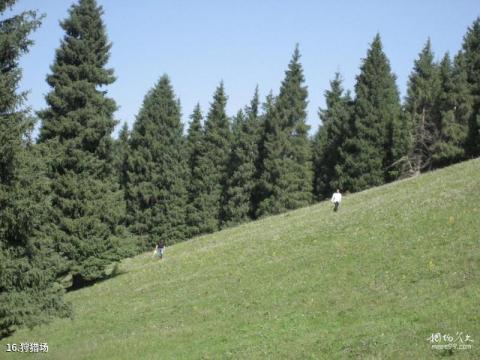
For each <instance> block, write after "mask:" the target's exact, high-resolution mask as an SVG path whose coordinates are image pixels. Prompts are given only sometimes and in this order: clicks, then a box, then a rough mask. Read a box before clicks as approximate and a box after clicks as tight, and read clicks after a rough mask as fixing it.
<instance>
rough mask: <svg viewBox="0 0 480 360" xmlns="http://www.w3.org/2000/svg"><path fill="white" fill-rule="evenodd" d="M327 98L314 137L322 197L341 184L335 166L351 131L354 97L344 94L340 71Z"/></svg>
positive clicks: (316, 186) (316, 180) (316, 189)
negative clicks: (325, 106) (352, 98)
mask: <svg viewBox="0 0 480 360" xmlns="http://www.w3.org/2000/svg"><path fill="white" fill-rule="evenodd" d="M325 99H326V105H327V108H326V109H324V110H322V109H320V110H319V117H320V119H321V121H322V125H321V126H320V127H319V129H318V132H317V133H316V135H315V137H314V139H313V167H314V193H315V196H316V197H317V199H319V200H321V199H324V198H326V197H327V196H330V195H331V193H332V192H333V191H334V190H335V188H337V187H339V186H340V185H341V184H340V182H339V176H338V174H337V172H336V168H335V167H336V166H337V165H338V164H339V163H340V162H341V161H342V159H341V149H342V148H343V146H344V143H345V141H346V139H347V138H348V137H349V134H350V131H351V129H350V123H351V117H352V109H351V108H352V104H351V102H352V100H351V98H350V94H349V93H348V92H347V93H346V94H344V91H343V88H342V79H341V76H340V74H339V73H336V74H335V78H334V80H332V81H331V82H330V90H327V91H326V92H325Z"/></svg>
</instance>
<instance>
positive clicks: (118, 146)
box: [114, 122, 130, 189]
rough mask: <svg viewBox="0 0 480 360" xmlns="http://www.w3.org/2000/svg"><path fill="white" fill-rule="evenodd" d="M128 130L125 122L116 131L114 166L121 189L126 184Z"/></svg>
mask: <svg viewBox="0 0 480 360" xmlns="http://www.w3.org/2000/svg"><path fill="white" fill-rule="evenodd" d="M129 140H130V131H129V130H128V124H127V123H126V122H125V123H124V124H123V126H122V128H121V129H120V132H119V133H118V139H117V140H116V141H115V147H114V149H115V150H114V151H115V168H116V171H117V175H118V182H119V183H120V186H121V188H122V189H125V186H126V181H127V180H126V176H127V175H126V172H127V168H126V157H127V155H128V153H129Z"/></svg>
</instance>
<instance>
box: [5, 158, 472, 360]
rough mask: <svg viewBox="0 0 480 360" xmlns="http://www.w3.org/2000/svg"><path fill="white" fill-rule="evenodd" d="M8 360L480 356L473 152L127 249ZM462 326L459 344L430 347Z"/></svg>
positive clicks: (25, 337)
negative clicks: (336, 205)
mask: <svg viewBox="0 0 480 360" xmlns="http://www.w3.org/2000/svg"><path fill="white" fill-rule="evenodd" d="M120 269H121V271H122V272H123V273H122V274H121V275H119V276H117V277H115V278H113V279H110V280H108V281H104V282H102V283H99V284H97V285H95V286H92V287H89V288H85V289H82V290H80V291H76V292H73V293H69V294H68V296H67V297H68V299H69V300H70V301H71V302H72V303H73V305H74V308H75V314H76V315H75V318H74V319H73V320H58V321H55V322H54V323H52V324H51V325H49V326H45V327H41V328H36V329H34V330H33V331H28V330H22V331H19V332H17V333H16V334H15V335H14V336H12V337H10V338H8V339H4V340H3V341H2V342H1V343H0V344H1V346H2V348H3V349H4V348H5V345H6V344H7V343H17V344H19V343H21V342H47V343H48V346H49V352H48V354H47V356H39V355H36V356H37V357H35V355H33V354H23V355H22V354H11V353H8V354H7V353H5V352H3V351H2V352H0V358H2V359H3V358H5V359H23V358H28V359H34V358H42V359H45V358H48V359H62V360H64V359H70V360H73V359H230V358H231V359H265V358H267V359H291V358H298V359H310V358H311V359H337V358H340V359H341V358H352V359H357V358H362V359H429V358H432V359H435V358H439V357H442V356H453V357H454V358H459V359H478V358H480V311H479V305H480V160H474V161H470V162H466V163H463V164H459V165H456V166H453V167H450V168H446V169H444V170H440V171H436V172H433V173H429V174H426V175H423V176H420V177H418V178H415V179H408V180H405V181H401V182H397V183H394V184H390V185H386V186H382V187H379V188H375V189H371V190H368V191H364V192H362V193H359V194H355V195H350V196H346V197H345V198H344V202H343V203H342V207H341V209H340V211H339V212H338V213H333V212H332V211H331V206H330V204H329V203H327V202H322V203H320V204H318V205H315V206H312V207H308V208H304V209H300V210H297V211H293V212H290V213H287V214H284V215H279V216H275V217H270V218H266V219H263V220H261V221H256V222H253V223H250V224H246V225H243V226H239V227H236V228H232V229H229V230H225V231H221V232H218V233H215V234H212V235H209V236H204V237H200V238H196V239H194V240H192V241H188V242H185V243H181V244H178V245H175V246H172V247H170V248H167V251H166V259H165V260H164V261H162V262H159V261H156V260H155V259H153V258H152V256H151V254H150V253H149V254H144V255H142V256H138V257H136V258H133V259H127V260H125V261H124V262H122V264H121V266H120ZM457 332H463V337H464V339H465V335H467V334H468V335H470V337H471V339H473V340H474V342H473V343H469V344H471V345H472V348H471V349H469V350H454V351H453V352H452V353H449V352H448V351H445V350H432V349H431V343H430V341H429V340H428V338H429V337H430V336H431V334H432V333H441V334H442V335H443V334H450V335H452V336H454V335H456V333H457Z"/></svg>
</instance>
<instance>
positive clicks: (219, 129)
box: [192, 82, 232, 234]
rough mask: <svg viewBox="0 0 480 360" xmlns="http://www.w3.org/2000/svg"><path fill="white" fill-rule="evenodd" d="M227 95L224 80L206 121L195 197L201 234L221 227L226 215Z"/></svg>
mask: <svg viewBox="0 0 480 360" xmlns="http://www.w3.org/2000/svg"><path fill="white" fill-rule="evenodd" d="M226 103H227V97H226V95H225V90H224V86H223V82H222V83H220V85H219V86H218V87H217V89H216V91H215V94H214V96H213V102H212V103H211V105H210V110H209V112H208V115H207V120H206V122H205V130H204V136H203V141H202V142H201V143H202V145H201V148H202V149H201V153H200V156H199V157H198V166H197V168H196V173H197V174H198V176H195V184H194V190H193V194H192V195H193V196H195V202H194V206H195V208H196V210H197V213H196V216H197V219H198V221H197V223H196V231H197V232H198V233H200V234H202V233H209V232H213V231H216V230H218V229H219V227H220V225H221V224H222V222H223V219H224V216H225V214H224V213H223V208H222V204H224V201H225V189H226V180H227V167H228V159H229V157H230V147H231V138H232V134H231V129H230V120H229V118H228V117H227V114H226V112H225V106H226Z"/></svg>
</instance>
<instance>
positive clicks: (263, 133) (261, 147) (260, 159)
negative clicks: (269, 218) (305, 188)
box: [252, 91, 275, 219]
mask: <svg viewBox="0 0 480 360" xmlns="http://www.w3.org/2000/svg"><path fill="white" fill-rule="evenodd" d="M274 114H275V97H274V96H273V93H272V91H270V93H269V94H268V95H267V97H266V98H265V102H264V103H263V104H262V114H261V115H259V117H258V120H259V122H258V143H257V159H256V160H255V177H254V178H255V186H254V189H253V193H252V218H254V219H255V218H257V217H258V216H259V206H260V204H261V203H262V201H263V200H264V199H266V198H267V196H268V193H267V189H268V184H266V178H264V172H265V168H264V160H265V159H266V157H267V155H268V154H267V150H266V148H265V144H266V142H267V141H266V140H267V136H268V131H267V124H272V121H273V116H274ZM268 129H269V130H270V129H271V127H270V125H269V126H268Z"/></svg>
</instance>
